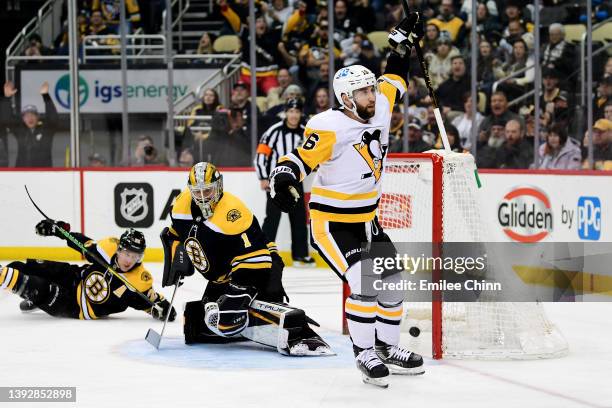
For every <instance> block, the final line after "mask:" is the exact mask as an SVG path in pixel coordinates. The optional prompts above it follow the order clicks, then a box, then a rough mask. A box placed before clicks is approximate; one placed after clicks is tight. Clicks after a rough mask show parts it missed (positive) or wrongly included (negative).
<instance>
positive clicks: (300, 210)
mask: <svg viewBox="0 0 612 408" xmlns="http://www.w3.org/2000/svg"><path fill="white" fill-rule="evenodd" d="M303 107H304V106H303V104H302V102H301V101H300V100H299V99H289V100H287V102H286V103H285V119H284V120H282V121H280V122H278V123H276V124H274V125H272V126H271V127H270V128H269V129H268V130H266V132H265V133H264V134H263V136H262V137H261V140H260V141H259V145H258V146H257V156H256V157H255V168H256V169H257V176H258V177H259V180H260V183H261V189H262V190H265V191H266V193H267V196H268V201H267V202H266V218H265V219H264V222H263V225H262V227H261V229H262V230H263V232H264V234H265V235H266V237H267V238H268V239H269V240H270V241H274V240H275V238H276V232H277V231H278V224H279V222H280V218H281V210H280V209H279V208H278V207H277V206H276V204H274V203H273V202H272V199H271V198H270V181H269V180H268V177H269V176H270V171H271V170H272V169H273V168H274V167H275V166H276V161H277V160H278V158H279V157H282V156H284V155H286V154H288V153H291V151H293V149H295V148H297V147H298V146H300V145H301V144H302V142H303V139H304V125H303V124H302V110H303ZM300 190H302V191H299V193H300V200H299V202H298V203H297V205H296V206H295V207H293V210H291V211H290V212H289V222H290V223H291V255H292V257H293V266H297V267H315V266H316V265H315V262H314V259H312V258H311V257H310V256H309V254H308V231H307V228H306V206H305V204H304V191H303V186H302V185H300Z"/></svg>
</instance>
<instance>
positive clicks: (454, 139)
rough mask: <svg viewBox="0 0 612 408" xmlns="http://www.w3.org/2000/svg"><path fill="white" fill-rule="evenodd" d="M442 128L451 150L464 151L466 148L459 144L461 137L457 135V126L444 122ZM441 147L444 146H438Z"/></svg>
mask: <svg viewBox="0 0 612 408" xmlns="http://www.w3.org/2000/svg"><path fill="white" fill-rule="evenodd" d="M444 128H445V129H446V136H448V144H449V145H450V148H451V151H453V152H455V153H465V152H466V150H465V149H464V148H463V146H462V145H461V138H460V137H459V131H458V130H457V128H456V127H455V126H453V125H451V124H450V123H445V124H444ZM442 148H444V146H440V147H439V149H442Z"/></svg>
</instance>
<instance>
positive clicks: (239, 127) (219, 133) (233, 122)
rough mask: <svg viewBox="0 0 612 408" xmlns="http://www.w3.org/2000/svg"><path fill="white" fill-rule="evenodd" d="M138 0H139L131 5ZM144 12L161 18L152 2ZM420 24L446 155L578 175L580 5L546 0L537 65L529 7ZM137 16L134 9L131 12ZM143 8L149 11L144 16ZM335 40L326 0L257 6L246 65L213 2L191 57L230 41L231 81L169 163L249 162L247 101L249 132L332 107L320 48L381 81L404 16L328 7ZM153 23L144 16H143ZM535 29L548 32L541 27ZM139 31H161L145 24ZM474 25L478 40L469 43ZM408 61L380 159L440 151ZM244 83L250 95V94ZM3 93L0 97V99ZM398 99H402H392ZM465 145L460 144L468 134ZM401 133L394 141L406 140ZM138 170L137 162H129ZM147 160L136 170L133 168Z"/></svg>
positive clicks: (455, 8)
mask: <svg viewBox="0 0 612 408" xmlns="http://www.w3.org/2000/svg"><path fill="white" fill-rule="evenodd" d="M141 2H142V0H141ZM80 3H83V4H82V12H81V14H80V15H79V23H80V27H81V34H82V35H85V34H91V33H94V34H100V33H114V32H116V30H117V15H118V14H117V13H118V10H117V9H116V7H115V8H113V7H111V6H110V5H111V4H115V6H116V5H117V4H118V3H119V2H118V1H105V0H92V1H82V2H80ZM138 3H139V2H138V1H137V0H126V5H127V11H128V17H129V22H130V26H131V29H132V30H133V29H134V28H135V27H138V26H139V25H143V22H142V17H141V11H142V10H144V8H143V7H139V4H138ZM151 3H152V4H153V5H155V7H156V9H155V11H154V12H152V11H150V10H149V11H148V12H147V13H148V14H151V15H153V14H159V13H160V11H159V10H160V7H162V6H161V3H163V2H158V1H153V2H151ZM409 3H410V6H411V7H412V8H413V9H414V10H415V11H420V12H421V14H422V15H423V16H424V18H425V21H426V23H425V37H424V38H423V41H422V48H423V51H424V53H425V59H426V60H427V63H428V66H429V74H430V77H431V81H432V83H433V86H434V88H435V89H436V91H437V94H438V97H439V100H440V103H441V105H442V106H441V109H442V112H443V117H444V120H445V122H446V125H445V128H446V130H447V133H448V135H449V138H450V139H451V146H452V149H453V150H455V151H460V152H461V151H468V150H474V149H475V151H476V153H477V164H478V166H479V167H484V168H510V169H512V168H530V167H531V168H533V167H534V165H533V162H534V146H535V148H537V149H538V152H539V155H540V160H539V164H538V168H541V169H580V168H588V161H587V158H588V154H587V152H588V149H587V148H588V145H589V142H590V141H589V140H588V134H586V133H585V127H586V119H584V120H582V121H580V120H575V119H576V117H577V116H581V117H583V118H584V115H585V111H586V108H584V107H580V110H578V109H576V107H577V106H578V100H579V97H580V95H579V92H580V89H579V83H580V81H579V78H580V77H579V75H580V72H579V70H580V63H579V55H580V52H579V48H578V45H577V44H576V43H574V42H572V41H568V40H566V33H565V24H575V23H583V22H584V12H585V10H584V7H583V8H582V9H578V10H576V7H575V5H574V3H573V2H570V1H568V0H544V1H543V2H542V5H543V8H542V9H541V12H542V19H543V22H544V23H545V25H544V26H543V27H542V29H541V30H540V34H541V39H542V40H541V44H542V48H541V50H540V51H541V52H540V61H536V60H535V56H534V29H535V27H534V24H533V21H532V15H533V7H534V6H533V2H527V1H525V0H479V2H478V4H477V12H476V17H475V18H474V16H472V15H471V14H472V13H471V0H463V1H462V0H435V1H429V2H424V1H421V0H409ZM594 4H595V9H594V10H593V13H594V16H595V19H596V21H598V20H605V19H606V18H608V16H609V14H610V12H611V10H610V8H611V7H610V5H609V4H607V3H606V2H603V3H601V2H594ZM141 6H142V4H141ZM146 8H147V9H148V6H147V7H146ZM333 10H334V16H333V20H334V32H333V38H329V37H328V28H329V16H328V7H327V1H325V0H270V1H269V2H267V3H266V2H264V1H259V2H256V19H255V21H254V22H253V23H254V24H255V35H256V40H255V41H256V44H257V47H256V50H255V63H256V69H255V72H254V75H253V72H252V69H251V68H252V67H251V61H250V57H251V56H250V38H249V19H248V15H249V9H248V1H245V0H216V4H215V12H216V13H217V15H218V16H219V17H220V18H221V19H222V21H223V22H224V26H223V28H222V29H221V30H220V31H218V32H206V33H203V35H202V38H201V40H200V42H199V44H198V46H197V49H196V50H193V51H194V52H195V53H196V54H211V53H213V52H214V50H213V43H214V39H215V38H217V37H218V36H222V35H235V36H237V37H238V38H239V40H240V44H241V49H240V52H242V58H241V61H242V63H241V71H240V78H239V80H238V81H237V82H236V83H235V84H234V86H233V89H232V91H231V95H229V101H230V102H229V104H228V106H222V105H221V103H220V102H219V101H220V98H219V95H218V94H217V93H216V91H215V90H213V89H207V90H205V91H204V92H203V94H202V95H201V97H202V100H201V103H200V104H198V105H197V106H195V108H193V110H192V111H191V115H192V116H193V119H192V120H190V121H189V122H188V123H187V125H186V126H185V127H184V129H182V130H181V134H180V137H177V140H178V145H177V154H178V156H177V157H178V160H179V162H180V163H187V162H192V161H193V160H194V159H195V160H212V161H213V162H215V163H219V164H221V165H225V166H232V165H236V166H244V165H251V164H252V163H253V157H252V154H251V136H250V132H251V108H250V99H251V98H252V97H255V96H256V97H257V107H258V109H257V124H258V133H259V135H262V134H263V133H264V132H265V131H266V130H267V129H268V128H269V127H271V126H273V125H275V124H276V123H277V122H279V121H282V120H284V119H285V116H284V115H285V109H284V106H285V103H286V102H287V101H289V100H292V99H299V100H301V101H302V102H303V103H304V115H303V120H304V122H305V121H307V120H308V118H309V117H311V116H312V115H314V114H316V113H319V112H321V111H323V110H326V109H329V108H330V107H333V106H334V105H335V100H334V99H335V98H334V96H330V95H329V92H328V87H329V83H328V73H329V70H330V65H329V62H330V58H329V49H330V47H329V44H330V42H331V43H332V44H333V53H334V61H335V68H336V69H338V68H339V67H341V66H347V65H352V64H361V65H364V66H366V67H368V68H369V69H371V70H372V71H373V72H374V73H375V74H377V75H379V74H381V73H382V72H384V66H385V63H386V53H387V52H388V51H389V50H388V49H387V48H386V47H385V46H384V42H383V43H382V45H381V43H380V42H378V41H376V39H375V36H374V35H369V34H370V33H373V32H377V31H383V32H384V31H389V30H390V29H392V28H393V27H394V26H395V25H396V24H397V23H398V22H399V21H400V20H401V18H402V17H403V9H402V6H401V3H400V2H399V1H382V0H335V1H334V6H333ZM151 21H152V20H151ZM546 22H548V23H547V24H546ZM147 27H148V28H147V30H148V31H149V32H150V31H151V30H155V29H158V28H159V25H156V24H154V23H151V22H149V23H148V24H147ZM472 29H476V31H477V36H478V43H477V44H474V45H472V44H471V43H470V40H471V38H470V31H471V30H472ZM58 40H59V41H56V43H55V44H54V49H55V50H52V49H50V48H46V47H45V46H43V45H42V43H41V41H40V38H32V39H31V43H30V44H31V45H30V47H29V48H28V49H27V50H26V53H27V55H45V54H49V53H52V52H61V50H62V49H63V47H65V36H64V37H62V38H60V39H58ZM472 46H474V47H478V53H479V58H478V66H477V68H476V71H477V79H478V113H477V114H476V116H475V117H474V116H473V115H472V114H471V109H472V100H471V97H470V87H471V76H470V64H469V62H470V51H471V48H472ZM609 55H610V54H606V53H605V52H604V53H602V54H600V56H599V57H598V58H596V59H594V60H593V62H594V64H595V67H594V75H593V78H594V82H595V83H596V86H595V88H594V100H593V101H590V102H589V103H592V104H593V112H594V116H593V123H594V127H593V133H592V144H593V146H594V160H595V165H594V166H595V168H596V169H610V170H612V149H611V148H610V143H611V142H612V101H611V96H612V57H609ZM410 58H411V60H412V61H411V68H410V72H409V73H408V76H409V83H408V84H409V90H408V101H409V107H408V117H409V123H408V124H407V126H404V117H405V115H404V104H403V103H400V104H398V105H397V106H395V107H394V108H393V115H392V126H391V135H390V136H391V145H390V152H405V151H409V152H422V151H425V150H428V149H431V148H441V147H442V142H441V140H440V137H439V132H438V129H437V125H436V121H435V118H434V115H433V107H432V100H431V98H430V97H429V95H428V92H427V90H426V88H425V86H424V80H423V77H422V73H421V71H420V68H419V64H418V62H417V59H416V56H415V55H414V53H413V55H412V56H411V57H410ZM535 64H540V66H541V68H542V71H541V72H542V83H541V87H542V94H541V96H540V103H539V105H540V112H535V107H534V103H533V94H531V96H529V91H530V90H533V87H534V81H535V69H534V66H535ZM252 78H255V81H256V85H257V95H250V84H251V80H252ZM5 94H6V92H5ZM400 102H401V101H400ZM535 115H539V118H540V126H541V129H540V133H539V140H538V141H537V142H535V143H534V137H535V135H534V133H535V132H534V123H535ZM473 127H476V128H477V131H476V132H475V133H476V135H477V138H476V140H475V141H473V140H472V138H471V134H472V128H473ZM405 129H406V134H404V133H405ZM141 162H142V160H141V159H140V158H139V161H138V163H141ZM145 162H146V160H145Z"/></svg>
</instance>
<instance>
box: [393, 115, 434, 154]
mask: <svg viewBox="0 0 612 408" xmlns="http://www.w3.org/2000/svg"><path fill="white" fill-rule="evenodd" d="M403 143H404V142H403V140H402V139H397V140H395V141H394V142H393V143H391V147H390V148H389V152H391V153H402V152H404V145H403ZM429 149H431V145H430V144H429V143H427V142H425V141H424V140H423V130H422V129H421V124H420V122H419V121H418V120H417V119H412V120H411V121H410V123H409V124H408V153H423V152H424V151H427V150H429Z"/></svg>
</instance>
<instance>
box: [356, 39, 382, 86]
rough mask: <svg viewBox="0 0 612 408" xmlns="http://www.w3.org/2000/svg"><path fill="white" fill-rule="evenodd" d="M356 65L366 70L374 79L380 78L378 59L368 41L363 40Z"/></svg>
mask: <svg viewBox="0 0 612 408" xmlns="http://www.w3.org/2000/svg"><path fill="white" fill-rule="evenodd" d="M357 64H359V65H363V66H364V67H366V68H368V69H369V70H370V71H372V72H373V73H374V75H376V77H378V76H380V71H379V69H380V58H379V57H377V56H376V52H375V51H374V45H373V44H372V42H371V41H370V40H363V42H362V43H361V52H360V53H359V57H358V61H357Z"/></svg>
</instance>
